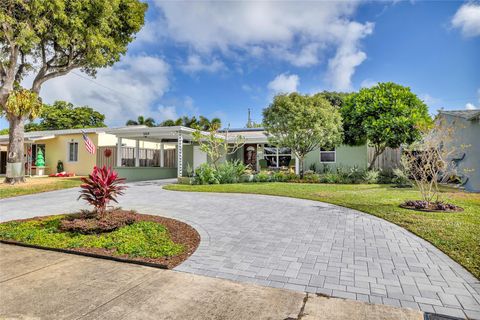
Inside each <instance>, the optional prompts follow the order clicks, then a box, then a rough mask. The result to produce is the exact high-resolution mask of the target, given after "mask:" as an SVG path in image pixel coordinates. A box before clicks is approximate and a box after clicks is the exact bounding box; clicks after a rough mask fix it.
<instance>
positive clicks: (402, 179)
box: [392, 169, 412, 187]
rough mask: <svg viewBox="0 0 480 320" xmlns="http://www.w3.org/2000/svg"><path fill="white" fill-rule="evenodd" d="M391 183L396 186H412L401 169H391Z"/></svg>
mask: <svg viewBox="0 0 480 320" xmlns="http://www.w3.org/2000/svg"><path fill="white" fill-rule="evenodd" d="M392 183H394V184H396V185H397V186H405V187H407V186H412V181H411V180H410V179H409V178H408V176H407V174H406V173H405V172H404V171H403V170H402V169H393V178H392Z"/></svg>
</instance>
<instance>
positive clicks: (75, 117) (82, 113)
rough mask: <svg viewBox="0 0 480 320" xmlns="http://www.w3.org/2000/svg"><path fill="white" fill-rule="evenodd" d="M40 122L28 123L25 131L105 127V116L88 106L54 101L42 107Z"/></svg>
mask: <svg viewBox="0 0 480 320" xmlns="http://www.w3.org/2000/svg"><path fill="white" fill-rule="evenodd" d="M38 117H39V118H40V122H38V123H34V122H31V123H28V124H27V125H25V131H35V130H39V131H42V130H62V129H81V128H101V127H106V124H105V123H104V122H103V121H105V115H103V114H101V113H100V112H98V111H96V110H94V109H92V108H90V107H89V106H81V107H75V106H74V105H73V104H72V103H70V102H66V101H55V102H54V103H53V104H52V105H43V107H42V110H41V112H40V114H39V116H38Z"/></svg>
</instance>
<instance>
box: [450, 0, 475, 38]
mask: <svg viewBox="0 0 480 320" xmlns="http://www.w3.org/2000/svg"><path fill="white" fill-rule="evenodd" d="M452 26H453V27H455V28H460V29H461V30H462V34H463V35H464V36H465V37H475V36H480V3H474V2H469V3H465V4H463V5H462V6H461V7H460V8H459V9H458V11H457V12H456V13H455V15H454V16H453V19H452Z"/></svg>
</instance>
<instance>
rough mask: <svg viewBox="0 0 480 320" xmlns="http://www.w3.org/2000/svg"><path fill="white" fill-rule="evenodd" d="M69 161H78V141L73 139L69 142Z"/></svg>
mask: <svg viewBox="0 0 480 320" xmlns="http://www.w3.org/2000/svg"><path fill="white" fill-rule="evenodd" d="M67 159H68V162H77V161H78V142H75V141H71V142H69V143H68V157H67Z"/></svg>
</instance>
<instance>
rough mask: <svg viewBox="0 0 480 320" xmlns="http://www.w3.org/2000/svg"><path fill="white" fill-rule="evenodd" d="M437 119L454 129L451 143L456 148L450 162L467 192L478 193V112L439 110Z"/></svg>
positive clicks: (479, 124) (479, 152)
mask: <svg viewBox="0 0 480 320" xmlns="http://www.w3.org/2000/svg"><path fill="white" fill-rule="evenodd" d="M439 117H440V118H443V119H445V120H446V122H447V124H448V125H449V126H452V127H454V130H453V135H454V136H453V139H452V143H454V144H455V146H456V147H457V148H456V149H457V150H456V151H457V152H455V155H454V156H453V157H452V160H453V161H455V162H456V165H457V168H458V174H459V175H460V176H461V178H462V180H463V187H464V188H465V190H467V191H472V192H480V110H456V111H446V110H441V111H440V112H439Z"/></svg>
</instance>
